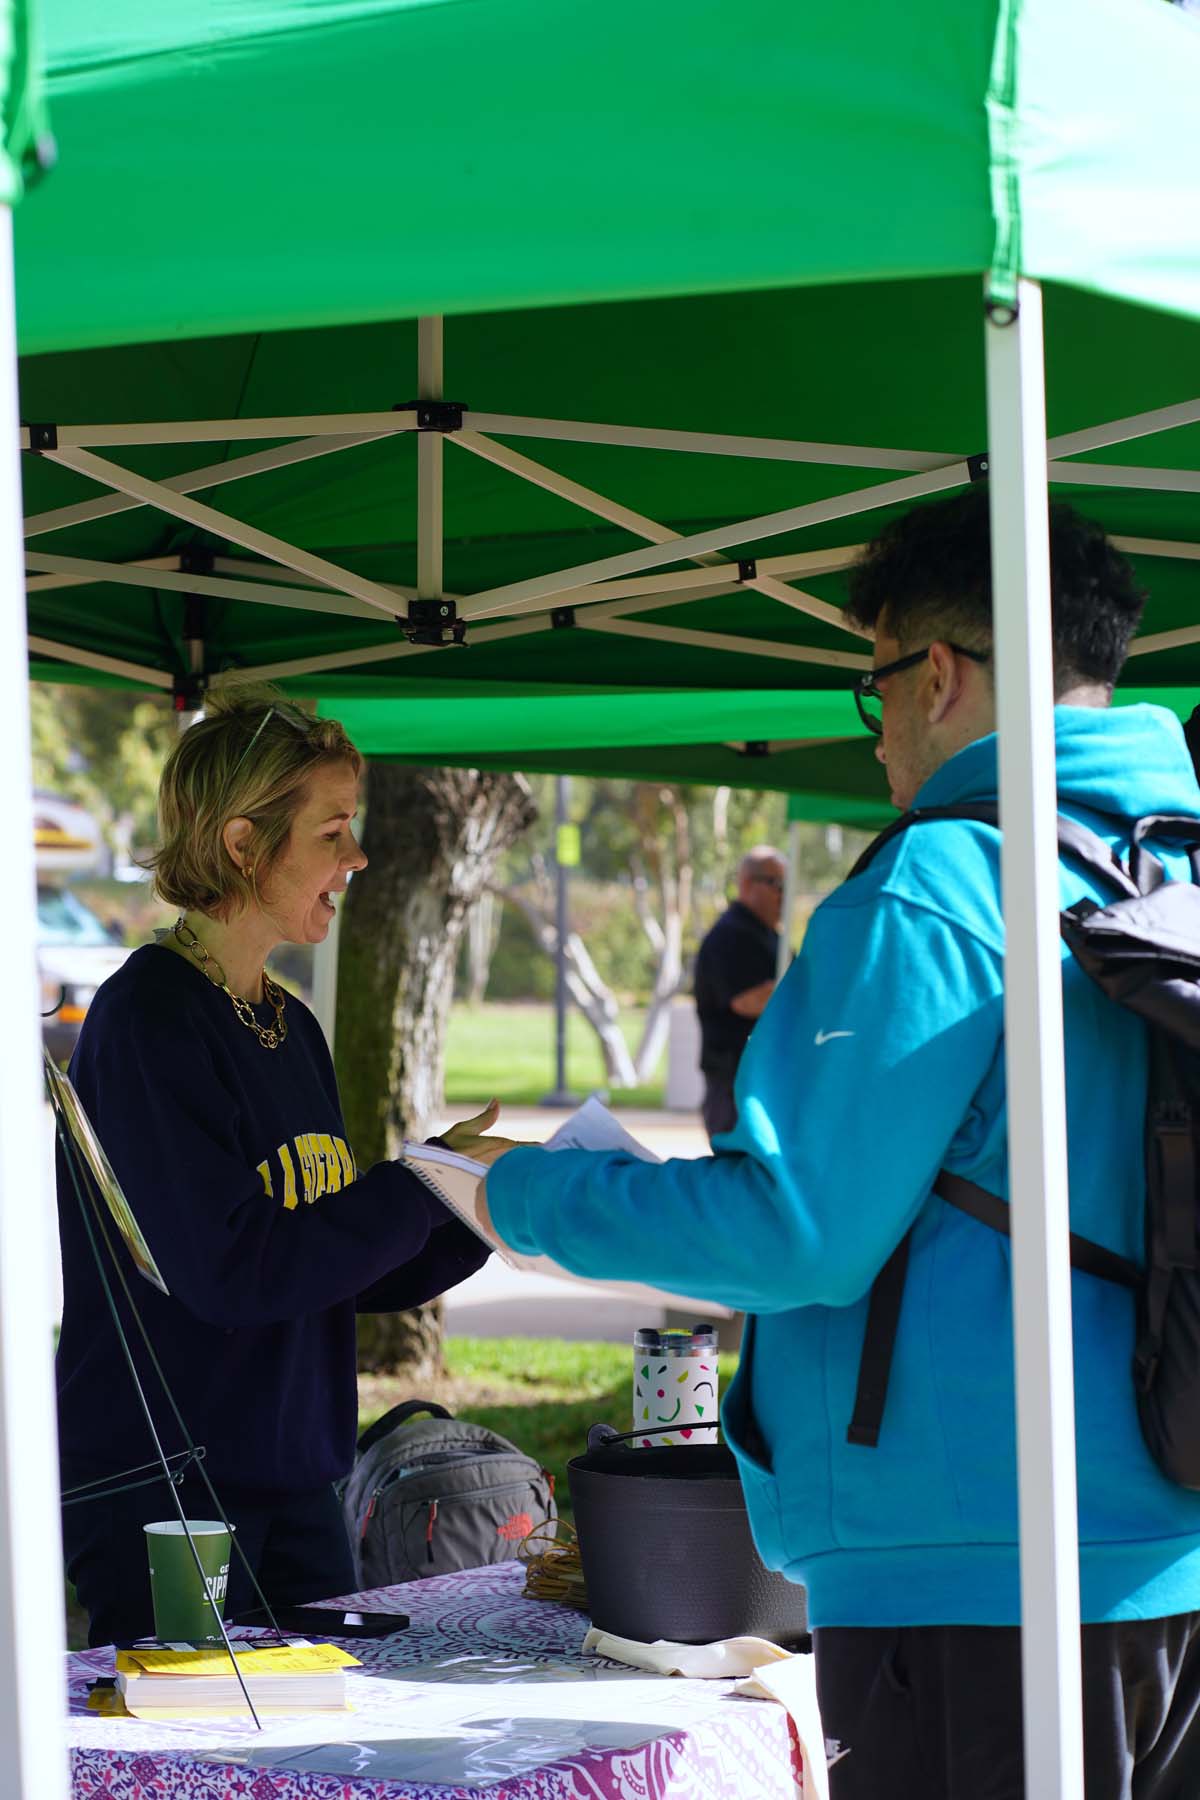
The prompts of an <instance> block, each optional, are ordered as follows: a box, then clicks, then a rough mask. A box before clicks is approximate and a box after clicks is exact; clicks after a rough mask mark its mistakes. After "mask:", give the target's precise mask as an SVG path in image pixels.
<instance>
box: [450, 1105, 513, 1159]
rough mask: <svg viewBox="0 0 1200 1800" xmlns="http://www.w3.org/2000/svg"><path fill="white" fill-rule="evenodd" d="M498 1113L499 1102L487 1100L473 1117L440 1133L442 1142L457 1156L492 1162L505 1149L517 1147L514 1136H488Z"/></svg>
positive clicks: (502, 1153)
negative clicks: (481, 1109)
mask: <svg viewBox="0 0 1200 1800" xmlns="http://www.w3.org/2000/svg"><path fill="white" fill-rule="evenodd" d="M499 1115H500V1102H499V1101H498V1100H489V1101H488V1103H487V1105H486V1106H485V1107H484V1109H483V1111H482V1112H481V1113H476V1114H475V1116H474V1118H471V1119H460V1120H459V1121H458V1123H457V1124H456V1125H451V1126H450V1127H449V1129H448V1130H447V1131H443V1133H442V1142H443V1143H444V1144H445V1145H446V1146H447V1147H448V1148H449V1149H451V1150H455V1151H457V1153H458V1155H459V1156H470V1157H473V1158H474V1160H475V1161H476V1162H481V1163H487V1164H489V1166H490V1164H492V1163H494V1162H495V1161H496V1160H497V1158H498V1157H501V1156H503V1155H504V1152H505V1151H506V1150H515V1149H517V1147H518V1144H517V1140H516V1139H515V1138H503V1137H489V1136H488V1135H487V1133H488V1132H489V1131H490V1130H491V1127H492V1126H493V1125H494V1124H495V1123H496V1120H497V1118H498V1117H499Z"/></svg>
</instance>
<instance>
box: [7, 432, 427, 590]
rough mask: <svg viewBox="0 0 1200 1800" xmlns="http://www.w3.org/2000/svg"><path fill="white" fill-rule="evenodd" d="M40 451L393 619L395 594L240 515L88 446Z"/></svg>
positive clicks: (50, 460) (70, 467)
mask: <svg viewBox="0 0 1200 1800" xmlns="http://www.w3.org/2000/svg"><path fill="white" fill-rule="evenodd" d="M42 454H43V455H44V456H45V457H46V459H47V461H48V462H56V463H60V464H61V465H62V466H63V467H64V468H67V469H75V470H76V471H77V472H78V473H79V474H80V475H87V476H90V477H91V479H92V480H93V481H97V482H99V483H100V484H101V485H102V486H104V487H111V488H116V489H118V491H119V492H121V493H123V494H130V495H132V496H133V497H134V498H136V499H139V500H141V501H143V502H144V503H145V504H146V505H149V506H157V507H158V508H159V510H160V511H162V512H165V513H170V514H171V515H172V517H173V518H176V519H183V520H184V521H185V522H186V523H187V524H189V525H197V526H199V527H200V529H201V530H203V531H211V532H215V533H217V534H219V535H220V536H221V537H224V538H228V539H229V540H230V541H231V542H232V543H235V544H240V545H241V546H242V548H243V549H245V550H253V551H255V552H256V554H257V555H259V556H265V557H266V558H268V560H269V561H271V562H277V563H282V564H283V566H284V567H285V568H289V569H298V570H299V571H300V572H301V573H302V574H305V575H313V576H315V577H316V578H317V580H319V581H322V582H324V583H325V585H326V586H327V587H331V588H335V589H336V590H337V591H338V592H339V593H342V594H353V595H354V596H355V597H356V598H357V599H359V600H366V601H367V602H368V603H369V604H371V605H372V606H374V607H376V608H377V610H378V611H380V612H382V613H386V614H387V615H388V616H389V617H390V618H394V617H395V614H396V596H395V595H394V594H392V593H390V592H389V591H388V589H387V588H384V587H381V586H380V585H379V583H378V582H375V581H368V580H367V579H366V577H365V576H362V575H355V574H354V573H353V572H352V571H351V570H349V569H343V568H339V567H338V565H337V564H336V563H331V562H327V561H326V560H325V558H324V557H321V556H314V555H312V554H311V552H309V551H307V550H301V549H299V548H298V547H297V546H296V545H295V544H285V543H284V541H283V539H282V538H277V537H272V536H271V535H270V533H269V532H266V531H258V530H256V529H255V528H254V527H253V526H252V525H244V524H243V523H242V522H241V520H240V519H234V518H231V517H230V516H229V514H228V513H221V512H217V511H215V510H214V509H213V508H212V507H211V506H205V505H204V504H203V503H202V502H201V501H199V500H190V499H188V498H187V497H186V496H185V495H183V494H177V493H175V492H173V491H172V490H171V489H170V488H167V487H164V486H163V484H162V483H161V482H159V481H149V480H147V479H146V477H145V476H143V475H135V474H134V473H133V471H132V470H130V469H124V468H121V467H120V466H119V465H118V464H116V463H113V462H109V461H108V460H107V459H106V458H104V457H100V456H94V455H93V454H92V453H91V451H90V450H76V449H71V448H67V449H63V448H62V447H61V445H60V447H59V448H58V449H57V450H45V451H43V452H42Z"/></svg>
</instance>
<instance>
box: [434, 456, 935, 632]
mask: <svg viewBox="0 0 1200 1800" xmlns="http://www.w3.org/2000/svg"><path fill="white" fill-rule="evenodd" d="M969 480H970V470H969V469H968V466H967V464H966V462H965V461H963V462H955V463H948V464H946V465H945V466H944V467H942V468H940V469H932V470H929V471H928V472H927V473H925V474H921V475H908V476H902V477H901V478H900V479H899V480H898V481H884V482H879V483H877V484H873V485H872V486H870V487H865V488H856V489H854V490H852V491H851V492H850V493H845V494H834V495H831V496H830V498H829V499H826V500H813V501H808V502H806V503H805V504H804V505H802V506H787V507H784V508H782V509H781V510H780V511H778V512H770V513H762V514H760V515H759V516H758V517H757V518H753V519H737V520H735V521H734V522H733V523H732V524H730V525H716V526H710V527H708V528H707V529H706V530H704V531H697V532H692V533H691V534H690V535H688V536H686V537H680V538H676V539H675V540H674V542H673V543H671V544H669V545H662V544H651V545H649V546H648V548H647V549H645V550H626V551H623V552H622V553H621V554H620V555H618V556H606V557H602V558H600V559H599V560H598V561H596V562H590V563H580V564H579V565H578V566H577V567H576V568H574V569H560V570H557V571H555V572H554V573H553V574H550V575H535V576H533V577H532V578H530V579H529V580H527V581H515V582H510V583H508V584H507V585H506V586H504V587H498V588H488V589H486V590H485V591H484V592H483V593H479V594H474V595H472V596H471V599H470V600H469V602H468V603H467V606H466V607H465V608H464V611H465V613H466V616H467V617H468V618H475V619H485V618H492V617H495V615H496V614H497V613H503V614H506V615H511V614H513V613H515V612H521V611H528V610H530V609H531V608H532V607H534V606H536V605H537V604H538V603H539V602H542V601H544V600H545V598H546V596H547V595H549V594H558V593H563V592H570V591H573V590H575V589H577V588H582V587H587V586H589V585H590V583H592V582H593V581H604V580H608V579H611V578H615V577H618V576H621V575H637V574H640V573H641V572H642V571H643V570H644V569H653V568H655V567H656V566H657V565H659V564H662V563H667V562H679V561H681V560H682V559H683V558H685V557H693V556H697V555H699V554H701V553H702V552H704V551H708V550H726V549H729V548H730V547H731V546H733V545H735V544H745V543H747V542H749V541H751V540H755V539H758V538H765V537H779V536H781V535H782V534H783V533H784V532H789V531H800V530H803V529H804V528H805V527H806V526H809V525H821V524H825V523H827V522H828V521H831V520H834V519H844V518H850V517H853V516H854V515H855V514H857V513H862V512H869V511H872V510H873V509H875V508H876V507H880V506H899V505H902V504H904V503H905V502H906V501H909V500H919V499H923V498H924V497H925V496H926V495H927V494H936V493H941V492H942V491H944V490H945V489H946V488H952V487H961V486H962V485H963V484H964V483H965V482H967V481H969Z"/></svg>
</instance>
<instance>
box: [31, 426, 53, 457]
mask: <svg viewBox="0 0 1200 1800" xmlns="http://www.w3.org/2000/svg"><path fill="white" fill-rule="evenodd" d="M25 429H26V431H28V433H29V448H30V449H31V450H36V451H38V452H41V451H42V450H57V449H58V426H57V425H47V424H39V425H32V424H31V425H27V426H26V427H25Z"/></svg>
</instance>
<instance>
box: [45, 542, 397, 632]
mask: <svg viewBox="0 0 1200 1800" xmlns="http://www.w3.org/2000/svg"><path fill="white" fill-rule="evenodd" d="M164 565H165V566H164ZM25 566H26V568H27V569H34V570H38V571H44V572H45V574H46V575H47V576H48V577H49V578H50V579H51V580H53V579H54V578H55V577H59V576H61V577H63V578H64V580H65V581H66V582H67V584H68V585H70V584H71V583H77V584H79V585H85V584H89V583H94V582H100V581H104V582H114V583H116V584H117V586H120V587H143V588H162V589H163V590H165V591H167V592H171V593H178V594H207V595H211V596H212V598H214V599H216V600H252V601H255V602H257V603H258V604H260V605H267V606H291V607H296V608H297V609H299V610H300V611H303V612H320V613H340V614H342V615H343V616H345V617H347V618H352V619H371V620H374V621H375V622H376V623H377V622H378V620H379V608H378V607H377V606H368V605H367V603H366V602H365V601H364V600H355V599H353V598H352V597H351V596H350V595H349V594H334V593H330V592H329V591H328V590H322V589H320V588H312V587H285V586H283V585H281V584H279V583H276V582H270V581H239V580H236V579H232V578H231V577H229V576H223V575H221V576H218V575H201V574H193V573H191V572H190V571H187V572H183V571H181V570H180V567H179V557H178V556H171V557H157V558H155V562H154V564H153V565H152V566H147V565H146V564H144V563H105V562H93V561H91V560H90V559H89V558H87V557H82V556H53V555H50V554H49V553H47V552H43V551H38V550H27V551H26V552H25ZM411 596H412V589H411V588H397V589H395V590H394V600H393V607H392V610H393V612H395V611H397V610H398V609H399V607H400V606H401V605H403V604H404V603H405V602H406V601H407V600H408V599H410V598H411Z"/></svg>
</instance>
